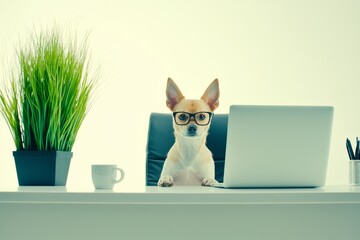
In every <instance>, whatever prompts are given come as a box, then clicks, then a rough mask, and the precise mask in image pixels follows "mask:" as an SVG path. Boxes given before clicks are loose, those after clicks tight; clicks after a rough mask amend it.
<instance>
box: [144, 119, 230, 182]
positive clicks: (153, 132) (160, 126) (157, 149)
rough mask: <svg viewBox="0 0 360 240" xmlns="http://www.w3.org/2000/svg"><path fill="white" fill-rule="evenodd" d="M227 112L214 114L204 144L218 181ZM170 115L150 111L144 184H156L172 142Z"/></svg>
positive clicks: (172, 133) (223, 158) (222, 169)
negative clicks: (210, 154) (211, 158)
mask: <svg viewBox="0 0 360 240" xmlns="http://www.w3.org/2000/svg"><path fill="white" fill-rule="evenodd" d="M227 123H228V114H214V116H213V119H212V122H211V125H210V129H209V135H208V136H207V140H206V145H207V147H208V148H209V149H210V151H211V152H212V154H213V158H214V161H215V179H216V180H217V181H219V182H222V181H223V177H224V161H225V149H226V134H227ZM174 142H175V138H174V130H173V126H172V115H171V114H166V113H151V115H150V121H149V130H148V142H147V146H146V185H147V186H156V185H157V182H158V180H159V177H160V174H161V170H162V167H163V165H164V161H165V159H166V155H167V153H168V152H169V150H170V148H171V146H172V145H173V144H174Z"/></svg>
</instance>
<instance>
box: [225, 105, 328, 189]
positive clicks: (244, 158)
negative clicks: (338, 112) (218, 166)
mask: <svg viewBox="0 0 360 240" xmlns="http://www.w3.org/2000/svg"><path fill="white" fill-rule="evenodd" d="M333 112H334V109H333V107H330V106H242V105H233V106H231V107H230V113H229V120H228V133H227V145H226V156H225V169H224V185H225V187H318V186H323V185H324V184H325V180H326V172H327V162H328V157H329V148H330V139H331V129H332V119H333Z"/></svg>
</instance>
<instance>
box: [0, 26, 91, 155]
mask: <svg viewBox="0 0 360 240" xmlns="http://www.w3.org/2000/svg"><path fill="white" fill-rule="evenodd" d="M17 57H18V69H17V71H12V74H10V76H11V78H10V81H8V82H7V83H5V84H4V87H3V88H2V89H1V90H0V108H1V109H0V110H1V112H2V114H3V117H4V118H5V120H6V122H7V124H8V126H9V129H10V131H11V134H12V137H13V140H14V143H15V147H16V149H17V150H25V151H52V150H56V151H71V150H72V147H73V145H74V142H75V140H76V136H77V133H78V131H79V128H80V126H81V124H82V122H83V120H84V118H85V116H86V115H87V113H88V111H89V109H90V107H91V103H92V96H93V92H94V90H95V89H96V86H97V82H98V74H97V71H95V72H94V74H92V75H91V76H90V68H89V60H88V58H89V55H88V44H87V36H86V37H85V38H84V40H83V41H82V42H80V43H78V42H77V40H76V38H75V39H69V40H68V41H65V40H64V34H63V33H62V32H61V31H60V30H59V28H57V27H53V28H52V29H51V30H50V31H42V32H40V33H39V34H38V35H32V36H31V37H30V38H29V39H28V43H27V44H26V45H25V46H24V47H20V48H19V49H18V51H17Z"/></svg>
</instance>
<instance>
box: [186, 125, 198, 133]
mask: <svg viewBox="0 0 360 240" xmlns="http://www.w3.org/2000/svg"><path fill="white" fill-rule="evenodd" d="M196 130H197V127H196V126H195V125H190V126H189V127H188V134H189V135H195V133H196Z"/></svg>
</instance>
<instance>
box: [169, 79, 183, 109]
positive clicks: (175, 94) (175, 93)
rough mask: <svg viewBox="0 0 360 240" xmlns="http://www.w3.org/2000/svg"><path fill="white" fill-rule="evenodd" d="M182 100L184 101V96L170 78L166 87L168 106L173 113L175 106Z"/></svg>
mask: <svg viewBox="0 0 360 240" xmlns="http://www.w3.org/2000/svg"><path fill="white" fill-rule="evenodd" d="M182 99H184V96H183V95H182V93H181V91H180V89H179V88H178V86H177V85H176V84H175V82H174V81H173V80H172V79H171V78H168V80H167V85H166V106H168V108H170V110H171V111H173V109H174V107H175V105H176V104H178V103H179V102H180V101H181V100H182Z"/></svg>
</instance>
